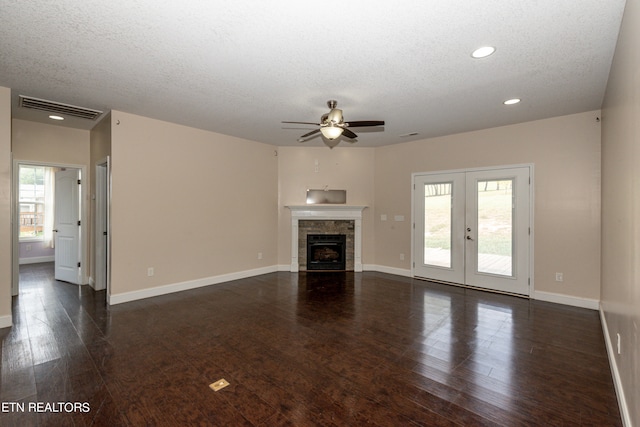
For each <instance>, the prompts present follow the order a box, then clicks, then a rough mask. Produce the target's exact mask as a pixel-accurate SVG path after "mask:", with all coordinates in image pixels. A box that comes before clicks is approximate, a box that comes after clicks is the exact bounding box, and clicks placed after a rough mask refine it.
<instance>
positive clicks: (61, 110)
mask: <svg viewBox="0 0 640 427" xmlns="http://www.w3.org/2000/svg"><path fill="white" fill-rule="evenodd" d="M19 98H20V104H19V105H20V107H22V108H30V109H32V110H41V111H47V112H49V113H55V114H62V115H64V116H72V117H79V118H81V119H88V120H95V119H97V118H98V117H100V115H101V114H102V111H98V110H91V109H89V108H84V107H77V106H75V105H69V104H63V103H61V102H55V101H47V100H45V99H38V98H32V97H29V96H24V95H19Z"/></svg>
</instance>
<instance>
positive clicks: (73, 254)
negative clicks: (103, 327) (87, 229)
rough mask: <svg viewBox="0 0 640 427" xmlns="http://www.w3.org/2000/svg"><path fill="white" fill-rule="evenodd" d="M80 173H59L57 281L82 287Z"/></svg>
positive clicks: (56, 223)
mask: <svg viewBox="0 0 640 427" xmlns="http://www.w3.org/2000/svg"><path fill="white" fill-rule="evenodd" d="M79 172H80V171H79V170H77V169H67V170H61V171H58V172H56V187H55V219H54V232H55V233H54V235H55V250H54V256H55V278H56V280H63V281H65V282H70V283H75V284H80V282H81V280H80V185H79V183H78V181H79V178H80V173H79Z"/></svg>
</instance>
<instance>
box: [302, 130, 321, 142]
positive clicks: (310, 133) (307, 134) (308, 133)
mask: <svg viewBox="0 0 640 427" xmlns="http://www.w3.org/2000/svg"><path fill="white" fill-rule="evenodd" d="M318 132H320V129H316V130H312V131H311V132H307V133H305V134H304V135H302V136H301V137H300V138H298V141H300V140H301V139H305V138H306V137H308V136H311V135H314V134H316V133H318Z"/></svg>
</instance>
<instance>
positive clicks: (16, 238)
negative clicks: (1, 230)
mask: <svg viewBox="0 0 640 427" xmlns="http://www.w3.org/2000/svg"><path fill="white" fill-rule="evenodd" d="M20 165H25V166H27V165H29V166H50V167H56V168H68V169H79V170H80V171H81V176H82V180H83V181H84V183H83V186H82V188H83V191H82V194H81V198H80V220H81V221H82V224H85V225H84V226H83V231H82V233H81V236H80V254H81V260H80V262H81V263H82V265H88V264H87V239H86V238H84V237H83V235H84V233H85V231H84V230H86V229H87V225H88V224H89V222H88V217H87V216H88V209H87V203H86V198H87V194H88V188H89V185H88V184H89V177H88V175H87V167H86V165H77V164H69V163H56V162H41V161H35V160H26V159H13V176H12V180H13V181H12V184H13V185H12V186H11V187H12V193H13V197H12V212H13V218H14V221H13V224H12V225H13V226H12V230H11V234H12V239H11V241H12V242H11V245H12V253H13V257H12V258H13V259H12V272H13V275H12V282H11V295H18V292H19V287H18V286H19V281H20V275H19V273H20V265H19V257H18V253H19V244H20V230H19V227H20V225H19V223H20V221H19V220H18V218H20V213H19V208H20V204H19V203H18V190H19V188H20V179H19V176H18V172H19V167H20ZM86 270H87V269H86V268H83V269H82V270H81V278H80V279H81V284H86V283H88V277H87V271H86Z"/></svg>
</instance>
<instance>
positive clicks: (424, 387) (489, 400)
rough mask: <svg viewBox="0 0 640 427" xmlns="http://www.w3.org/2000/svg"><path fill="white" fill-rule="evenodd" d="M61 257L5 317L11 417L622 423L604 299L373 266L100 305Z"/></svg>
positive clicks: (27, 420)
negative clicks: (426, 277) (531, 292)
mask: <svg viewBox="0 0 640 427" xmlns="http://www.w3.org/2000/svg"><path fill="white" fill-rule="evenodd" d="M52 267H53V266H52V265H51V264H34V265H30V266H23V267H21V270H20V280H21V282H20V286H21V291H20V295H19V297H17V298H14V301H13V310H14V311H13V313H14V322H15V325H14V326H13V327H12V328H5V329H2V330H0V339H1V342H2V372H1V385H0V402H1V403H2V412H0V425H2V426H12V425H14V426H31V425H33V426H36V425H38V426H44V425H51V426H66V425H69V426H85V425H87V426H88V425H94V426H118V425H125V426H126V425H132V426H140V425H153V426H189V425H202V426H206V425H219V426H280V425H293V426H312V425H320V426H334V425H335V426H345V425H346V426H360V425H377V426H406V425H426V426H441V425H442V426H444V425H446V426H450V425H463V426H475V425H483V426H484V425H487V426H520V425H522V426H524V425H544V426H570V425H596V426H604V425H622V424H621V420H620V415H619V411H618V405H617V401H616V396H615V392H614V387H613V383H612V379H611V372H610V369H609V363H608V360H607V355H606V350H605V345H604V338H603V334H602V329H601V326H600V322H599V317H598V313H597V312H596V311H591V310H585V309H577V308H572V307H567V306H561V305H556V304H550V303H544V302H537V301H528V300H525V299H520V298H515V297H510V296H505V295H495V294H490V293H485V292H480V291H474V290H467V289H462V288H456V287H449V286H445V285H439V284H433V283H428V282H424V281H418V280H412V279H408V278H403V277H397V276H391V275H387V274H382V273H372V272H367V273H355V274H354V273H308V274H304V273H300V274H291V273H273V274H267V275H264V276H259V277H255V278H251V279H245V280H238V281H234V282H228V283H225V284H221V285H215V286H210V287H206V288H200V289H196V290H191V291H186V292H181V293H176V294H172V295H166V296H162V297H156V298H152V299H147V300H142V301H136V302H132V303H127V304H121V305H117V306H113V307H106V304H105V294H104V292H94V291H93V290H92V289H91V288H89V287H88V286H84V287H77V286H74V285H70V284H67V283H62V282H57V281H55V280H53V278H52V274H53V268H52ZM221 378H224V379H226V380H228V381H229V382H230V385H229V386H228V387H226V388H223V389H222V390H220V391H217V392H214V391H213V390H211V389H210V388H209V384H211V383H213V382H214V381H216V380H219V379H221ZM85 402H86V403H85ZM36 403H38V404H39V405H40V406H36ZM74 403H76V406H74V405H73V404H74ZM20 405H23V407H24V409H23V410H22V409H21V407H20ZM46 405H48V406H46ZM67 411H70V412H67ZM83 411H86V412H83Z"/></svg>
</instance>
